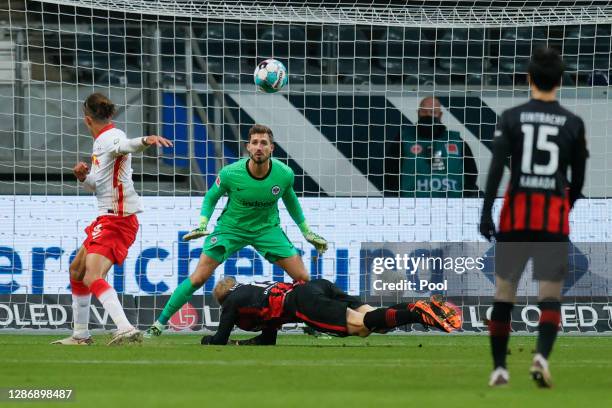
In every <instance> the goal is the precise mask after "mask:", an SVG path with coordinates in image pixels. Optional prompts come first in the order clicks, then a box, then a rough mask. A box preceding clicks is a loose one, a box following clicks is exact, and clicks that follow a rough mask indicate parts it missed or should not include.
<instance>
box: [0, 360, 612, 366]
mask: <svg viewBox="0 0 612 408" xmlns="http://www.w3.org/2000/svg"><path fill="white" fill-rule="evenodd" d="M0 363H2V364H5V363H6V364H70V365H94V364H105V365H157V366H160V365H201V366H207V365H211V366H214V365H218V366H262V365H263V366H270V367H273V366H296V365H300V366H309V367H330V366H333V367H353V366H362V365H367V366H375V367H397V366H402V367H406V366H415V367H422V366H423V365H429V364H431V363H432V360H431V359H406V360H398V359H392V360H374V359H368V360H365V359H364V360H342V361H338V360H326V359H322V360H320V361H306V360H271V361H265V360H188V359H186V360H132V361H126V360H71V361H68V360H50V359H48V360H23V359H2V360H0ZM435 364H436V366H442V367H457V362H455V361H453V362H450V361H448V362H443V361H436V363H435ZM488 364H489V361H488V360H487V361H484V360H483V361H482V362H469V363H468V362H461V366H462V367H482V366H486V365H488ZM557 366H558V367H596V368H608V367H612V361H600V360H582V361H572V362H557V363H555V367H557Z"/></svg>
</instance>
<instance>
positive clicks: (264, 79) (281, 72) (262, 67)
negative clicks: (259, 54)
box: [254, 58, 287, 93]
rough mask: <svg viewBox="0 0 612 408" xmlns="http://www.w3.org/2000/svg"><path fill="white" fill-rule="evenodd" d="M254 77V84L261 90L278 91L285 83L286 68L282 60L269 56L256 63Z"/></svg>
mask: <svg viewBox="0 0 612 408" xmlns="http://www.w3.org/2000/svg"><path fill="white" fill-rule="evenodd" d="M254 77H255V85H257V86H258V87H259V89H261V90H262V91H264V92H267V93H274V92H278V91H280V90H281V89H282V88H283V87H284V86H285V85H287V68H285V66H284V65H283V63H282V62H280V61H278V60H275V59H272V58H270V59H267V60H264V61H262V62H260V63H259V64H257V67H256V68H255V73H254Z"/></svg>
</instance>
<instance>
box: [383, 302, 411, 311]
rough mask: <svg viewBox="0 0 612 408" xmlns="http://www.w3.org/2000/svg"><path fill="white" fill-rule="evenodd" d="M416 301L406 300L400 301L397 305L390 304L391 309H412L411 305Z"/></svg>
mask: <svg viewBox="0 0 612 408" xmlns="http://www.w3.org/2000/svg"><path fill="white" fill-rule="evenodd" d="M413 305H414V303H408V302H404V303H398V304H396V305H393V306H389V308H390V309H397V310H410V306H413Z"/></svg>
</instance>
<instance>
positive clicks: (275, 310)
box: [211, 282, 302, 344]
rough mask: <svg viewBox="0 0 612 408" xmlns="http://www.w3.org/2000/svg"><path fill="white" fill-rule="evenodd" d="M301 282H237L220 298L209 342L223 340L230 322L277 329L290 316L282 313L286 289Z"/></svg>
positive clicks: (257, 328) (250, 327)
mask: <svg viewBox="0 0 612 408" xmlns="http://www.w3.org/2000/svg"><path fill="white" fill-rule="evenodd" d="M301 283H302V282H295V283H284V282H254V283H249V284H242V283H238V284H236V285H234V286H233V287H232V288H231V289H230V293H229V294H228V295H227V296H226V298H225V301H224V302H223V309H222V312H221V318H220V319H219V329H218V330H217V333H215V335H214V337H213V339H212V341H211V344H226V343H227V340H228V339H229V336H230V333H231V332H232V329H233V328H234V325H236V326H238V327H239V328H241V329H242V330H247V331H260V330H264V329H267V328H270V329H278V328H280V326H281V325H283V324H284V323H289V322H290V321H291V320H290V319H287V318H285V317H284V316H283V303H284V300H285V296H286V295H287V293H289V292H291V291H292V290H293V288H294V287H295V285H298V284H301Z"/></svg>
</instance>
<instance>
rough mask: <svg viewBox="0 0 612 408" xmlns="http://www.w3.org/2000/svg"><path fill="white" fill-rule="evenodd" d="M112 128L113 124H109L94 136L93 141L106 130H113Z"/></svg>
mask: <svg viewBox="0 0 612 408" xmlns="http://www.w3.org/2000/svg"><path fill="white" fill-rule="evenodd" d="M114 127H115V124H114V123H113V122H111V123H109V124H108V125H106V126H104V127H103V128H102V129H100V131H99V132H98V134H97V135H95V136H94V140H95V139H97V138H99V137H100V135H101V134H102V133H104V132H106V131H107V130H111V129H113V128H114Z"/></svg>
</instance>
